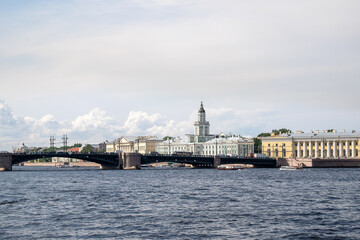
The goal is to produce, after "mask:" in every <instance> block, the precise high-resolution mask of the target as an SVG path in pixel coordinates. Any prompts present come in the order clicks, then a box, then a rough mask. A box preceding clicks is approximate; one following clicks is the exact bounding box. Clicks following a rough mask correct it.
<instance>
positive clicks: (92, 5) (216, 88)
mask: <svg viewBox="0 0 360 240" xmlns="http://www.w3.org/2000/svg"><path fill="white" fill-rule="evenodd" d="M359 12H360V2H359V1H352V0H348V1H337V0H332V1H328V0H326V1H325V0H316V1H308V0H303V1H282V0H275V1H264V0H255V1H238V0H236V1H235V0H225V1H221V2H219V1H215V0H208V1H205V0H198V1H192V0H183V1H178V0H147V1H145V0H127V1H110V0H104V1H97V0H92V1H81V0H78V1H0V99H1V100H0V149H10V148H11V146H15V145H18V144H20V143H22V142H25V143H26V144H27V145H29V146H32V145H44V146H46V145H48V138H49V136H50V135H58V136H61V135H62V134H68V135H69V139H70V141H73V142H77V141H80V142H100V141H103V140H106V139H107V140H112V139H114V138H116V137H119V136H121V135H145V134H152V135H158V136H162V135H165V134H166V135H176V136H177V135H183V134H185V133H189V132H192V131H193V129H192V124H193V122H194V121H195V120H196V111H197V110H198V107H199V104H200V101H204V106H205V110H206V111H207V118H208V120H209V121H210V124H211V132H213V133H218V132H225V133H228V132H232V133H236V134H242V135H250V136H256V135H257V134H258V133H260V132H264V131H271V129H274V128H282V127H286V128H290V129H292V130H294V131H296V130H304V131H308V130H311V129H312V130H316V129H320V130H322V129H329V128H335V129H348V130H352V129H356V130H360V129H359V120H360V108H359V100H358V92H359V87H360V81H359V77H360V47H359V44H358V43H359V42H360V28H359V27H358V25H359V23H360V16H359V14H358V13H359ZM59 139H60V138H59Z"/></svg>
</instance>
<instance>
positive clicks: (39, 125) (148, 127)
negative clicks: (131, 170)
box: [0, 101, 266, 150]
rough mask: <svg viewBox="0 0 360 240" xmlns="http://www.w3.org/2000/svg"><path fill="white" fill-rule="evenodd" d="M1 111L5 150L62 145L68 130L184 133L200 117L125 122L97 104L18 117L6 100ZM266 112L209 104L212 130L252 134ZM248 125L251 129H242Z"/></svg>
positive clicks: (145, 116) (82, 136)
mask: <svg viewBox="0 0 360 240" xmlns="http://www.w3.org/2000/svg"><path fill="white" fill-rule="evenodd" d="M0 113H1V114H0V116H1V118H0V149H3V150H10V148H11V147H12V146H18V145H20V144H21V143H22V142H24V143H25V144H26V145H28V146H41V147H44V146H48V145H49V137H50V136H55V137H56V139H57V141H56V143H57V146H61V145H62V143H61V137H62V135H63V134H67V136H68V138H69V144H74V143H76V142H80V143H83V144H85V143H97V142H102V141H105V140H110V141H111V140H114V139H115V138H118V137H120V136H144V135H151V136H158V137H163V136H183V135H185V134H189V133H190V134H191V133H193V124H194V122H195V121H196V120H197V110H195V111H193V112H191V113H190V114H189V115H188V117H187V118H185V119H183V120H181V121H176V120H173V119H169V118H168V117H166V116H164V115H162V114H159V113H153V114H150V113H147V112H144V111H131V112H129V114H128V117H127V119H126V120H125V121H124V122H123V123H121V122H119V121H117V120H116V119H115V118H114V117H111V116H109V115H108V114H107V113H106V111H104V110H101V109H99V108H94V109H92V110H90V111H89V112H88V113H86V114H83V115H81V116H78V117H76V118H75V119H74V120H73V121H58V120H56V119H55V117H54V116H53V115H50V114H47V115H45V116H43V117H41V118H39V119H36V118H33V117H16V116H15V115H14V113H13V112H12V110H11V108H10V107H9V106H8V105H7V104H6V103H5V102H4V101H1V102H0ZM264 113H266V110H251V111H240V110H235V109H231V108H220V109H216V108H209V109H208V110H207V119H208V120H209V121H210V124H211V127H212V130H214V131H212V133H220V132H225V133H229V132H232V133H234V134H242V135H249V134H250V135H251V131H253V130H254V129H256V128H257V127H259V126H260V125H261V121H262V120H263V118H262V117H261V116H263V115H264ZM245 129H247V131H245V132H239V131H244V130H245Z"/></svg>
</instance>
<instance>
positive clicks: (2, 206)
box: [0, 167, 360, 239]
mask: <svg viewBox="0 0 360 240" xmlns="http://www.w3.org/2000/svg"><path fill="white" fill-rule="evenodd" d="M44 170H46V171H44ZM0 182H1V189H0V238H1V239H37V238H41V239H99V238H100V239H360V169H309V170H307V169H306V170H303V171H279V170H278V169H245V170H240V171H219V170H215V169H184V170H171V169H166V170H141V171H100V170H84V169H77V170H73V169H71V170H70V169H55V168H36V167H33V168H31V167H14V171H12V172H0Z"/></svg>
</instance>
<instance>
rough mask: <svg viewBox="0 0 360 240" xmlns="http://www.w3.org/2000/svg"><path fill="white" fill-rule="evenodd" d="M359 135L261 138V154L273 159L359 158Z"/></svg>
mask: <svg viewBox="0 0 360 240" xmlns="http://www.w3.org/2000/svg"><path fill="white" fill-rule="evenodd" d="M359 141H360V133H358V132H356V131H354V130H353V131H351V132H346V131H345V130H343V131H342V132H337V131H336V130H332V131H321V132H320V131H315V132H314V131H310V132H309V133H304V132H302V131H297V132H295V133H282V134H279V135H274V134H272V135H271V136H270V137H263V138H262V152H263V153H264V154H266V155H267V156H269V157H275V158H328V159H343V158H359Z"/></svg>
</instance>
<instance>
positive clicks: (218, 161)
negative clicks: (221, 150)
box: [214, 155, 221, 168]
mask: <svg viewBox="0 0 360 240" xmlns="http://www.w3.org/2000/svg"><path fill="white" fill-rule="evenodd" d="M220 164H221V158H220V156H219V155H216V156H214V168H217V167H218V166H219V165H220Z"/></svg>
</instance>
